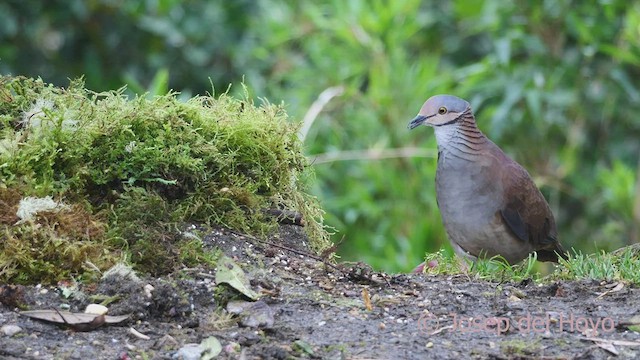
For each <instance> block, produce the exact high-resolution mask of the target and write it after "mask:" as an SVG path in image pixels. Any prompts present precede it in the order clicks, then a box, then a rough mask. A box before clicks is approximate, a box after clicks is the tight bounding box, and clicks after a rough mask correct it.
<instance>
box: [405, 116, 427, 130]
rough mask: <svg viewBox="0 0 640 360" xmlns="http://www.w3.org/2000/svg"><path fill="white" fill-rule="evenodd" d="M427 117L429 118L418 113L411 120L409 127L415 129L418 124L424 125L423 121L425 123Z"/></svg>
mask: <svg viewBox="0 0 640 360" xmlns="http://www.w3.org/2000/svg"><path fill="white" fill-rule="evenodd" d="M427 119H428V118H427V117H426V116H424V115H418V116H416V117H415V118H413V120H411V122H410V123H409V125H408V126H407V127H408V128H409V130H411V129H415V128H417V127H418V126H420V125H422V123H424V122H425V121H426V120H427Z"/></svg>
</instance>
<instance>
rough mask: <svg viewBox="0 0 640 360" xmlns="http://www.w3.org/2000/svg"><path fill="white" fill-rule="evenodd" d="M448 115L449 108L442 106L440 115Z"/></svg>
mask: <svg viewBox="0 0 640 360" xmlns="http://www.w3.org/2000/svg"><path fill="white" fill-rule="evenodd" d="M446 113H447V108H446V107H444V106H442V107H440V109H438V114H440V115H444V114H446Z"/></svg>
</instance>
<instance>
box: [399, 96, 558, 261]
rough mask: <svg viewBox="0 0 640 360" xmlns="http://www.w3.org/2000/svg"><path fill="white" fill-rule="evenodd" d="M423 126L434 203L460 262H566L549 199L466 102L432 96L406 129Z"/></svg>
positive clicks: (449, 97)
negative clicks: (434, 159)
mask: <svg viewBox="0 0 640 360" xmlns="http://www.w3.org/2000/svg"><path fill="white" fill-rule="evenodd" d="M420 125H426V126H430V127H433V129H434V133H435V137H436V142H437V145H438V163H437V168H436V178H435V183H436V200H437V204H438V208H439V209H440V216H441V218H442V222H443V225H444V227H445V230H446V232H447V235H448V238H449V241H450V243H451V246H452V247H453V249H454V252H455V253H456V254H457V255H458V256H460V257H462V258H466V259H469V260H471V261H472V262H475V261H476V260H477V259H478V258H480V257H482V258H492V257H495V256H499V257H501V258H502V259H504V260H505V261H506V262H507V263H509V264H511V265H513V264H517V263H518V262H520V261H522V260H523V259H525V258H527V257H528V256H529V254H531V253H533V252H534V251H535V252H536V254H537V257H536V258H537V260H539V261H544V262H558V259H559V258H563V259H567V254H566V251H565V250H564V249H563V247H562V245H561V244H560V242H559V241H558V232H557V228H556V222H555V219H554V216H553V213H552V211H551V208H550V207H549V204H548V203H547V201H546V200H545V198H544V196H543V195H542V193H541V192H540V190H539V189H538V187H537V186H536V185H535V183H534V182H533V180H532V179H531V176H530V175H529V173H528V172H527V170H525V169H524V168H523V167H522V166H521V165H520V164H518V163H517V162H515V161H514V160H513V159H511V158H510V157H509V156H507V155H506V154H505V153H504V152H503V151H502V150H501V149H500V148H499V147H498V146H497V145H496V144H495V143H493V142H492V141H491V140H489V138H487V137H486V136H485V135H484V134H483V133H482V131H480V129H479V128H478V126H477V124H476V120H475V117H474V115H473V111H472V110H471V106H470V105H469V103H468V102H467V101H465V100H463V99H461V98H459V97H456V96H453V95H435V96H432V97H430V98H429V99H427V101H426V102H425V103H424V105H422V108H421V109H420V111H419V112H418V115H417V116H416V117H415V118H414V119H413V120H411V121H410V122H409V124H408V128H409V130H411V129H415V128H416V127H418V126H420Z"/></svg>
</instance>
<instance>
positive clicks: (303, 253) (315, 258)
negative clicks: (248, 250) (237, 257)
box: [227, 229, 342, 271]
mask: <svg viewBox="0 0 640 360" xmlns="http://www.w3.org/2000/svg"><path fill="white" fill-rule="evenodd" d="M227 231H228V232H230V233H232V234H236V235H238V236H242V237H245V238H247V239H249V240H252V241H256V242H259V243H261V244H265V245H269V246H273V247H277V248H279V249H282V250H286V251H290V252H292V253H294V254H298V255H302V256H306V257H308V258H311V259H313V260H316V261H319V262H321V263H323V264H325V265H327V266H329V267H331V268H332V269H334V270H338V271H342V270H340V268H338V267H337V266H335V265H333V264H331V263H329V262H328V261H327V260H325V259H323V258H321V257H320V256H316V255H313V254H310V253H308V252H306V251H300V250H297V249H294V248H291V247H288V246H284V245H280V244H276V243H273V242H270V241H267V240H262V239H258V238H256V237H253V236H251V235H247V234H243V233H240V232H238V231H235V230H231V229H227Z"/></svg>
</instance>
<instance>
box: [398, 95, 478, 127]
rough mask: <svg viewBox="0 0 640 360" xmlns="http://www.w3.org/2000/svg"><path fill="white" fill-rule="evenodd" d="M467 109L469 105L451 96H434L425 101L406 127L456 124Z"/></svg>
mask: <svg viewBox="0 0 640 360" xmlns="http://www.w3.org/2000/svg"><path fill="white" fill-rule="evenodd" d="M468 109H469V103H468V102H466V101H464V100H462V99H460V98H459V97H455V96H453V95H435V96H432V97H430V98H429V99H427V101H425V103H424V105H422V108H421V109H420V112H419V113H418V116H416V117H415V118H414V119H413V120H411V122H410V123H409V125H408V128H409V129H413V128H416V127H418V126H420V125H422V124H425V125H428V126H434V127H437V126H442V125H447V124H451V123H454V122H456V120H458V118H459V117H460V116H461V115H462V114H463V113H464V112H465V111H467V110H468Z"/></svg>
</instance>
